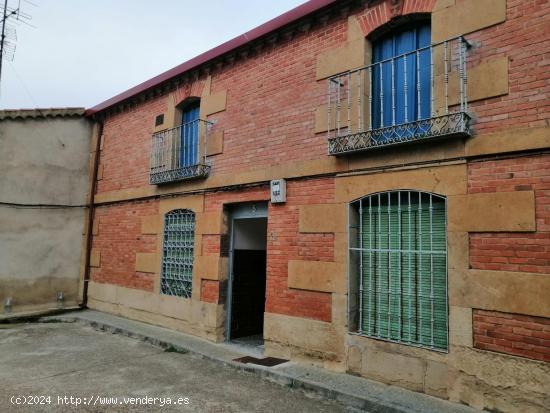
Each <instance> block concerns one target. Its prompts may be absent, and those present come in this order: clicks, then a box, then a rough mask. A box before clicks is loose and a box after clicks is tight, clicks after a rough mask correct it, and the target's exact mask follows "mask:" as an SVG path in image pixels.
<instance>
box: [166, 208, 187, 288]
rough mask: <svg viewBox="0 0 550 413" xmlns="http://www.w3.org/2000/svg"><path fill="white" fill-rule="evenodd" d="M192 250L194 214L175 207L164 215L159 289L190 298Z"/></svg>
mask: <svg viewBox="0 0 550 413" xmlns="http://www.w3.org/2000/svg"><path fill="white" fill-rule="evenodd" d="M194 249H195V213H194V212H193V211H190V210H188V209H176V210H174V211H171V212H169V213H167V214H166V215H165V217H164V244H163V256H162V274H161V277H160V291H161V293H162V294H167V295H175V296H178V297H185V298H191V292H192V288H193V256H194Z"/></svg>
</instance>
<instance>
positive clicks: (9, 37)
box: [0, 0, 36, 80]
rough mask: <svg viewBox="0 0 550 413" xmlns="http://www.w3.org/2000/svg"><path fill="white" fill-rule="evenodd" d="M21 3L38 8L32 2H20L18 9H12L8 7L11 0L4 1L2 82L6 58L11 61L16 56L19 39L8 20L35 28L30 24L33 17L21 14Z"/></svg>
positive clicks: (0, 50) (0, 58)
mask: <svg viewBox="0 0 550 413" xmlns="http://www.w3.org/2000/svg"><path fill="white" fill-rule="evenodd" d="M21 1H24V2H26V3H29V4H31V5H33V6H36V5H35V4H33V3H31V1H30V0H18V4H17V7H15V8H11V9H10V8H9V5H8V2H9V0H4V10H3V11H2V33H1V35H0V80H1V79H2V67H3V61H4V58H5V57H6V56H8V57H9V58H10V60H13V55H14V54H15V40H16V39H17V35H16V32H15V28H14V27H13V26H11V27H10V26H8V20H9V19H10V18H12V17H13V18H14V19H15V21H14V23H15V24H19V23H23V24H26V25H28V26H31V27H34V26H32V25H31V24H29V23H28V21H29V20H31V16H30V15H28V14H25V13H22V12H21Z"/></svg>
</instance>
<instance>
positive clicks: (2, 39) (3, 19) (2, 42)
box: [0, 0, 8, 83]
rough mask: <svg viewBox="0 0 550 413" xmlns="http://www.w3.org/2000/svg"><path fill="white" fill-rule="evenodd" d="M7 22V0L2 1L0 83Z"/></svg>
mask: <svg viewBox="0 0 550 413" xmlns="http://www.w3.org/2000/svg"><path fill="white" fill-rule="evenodd" d="M7 21H8V0H4V17H3V18H2V38H1V39H0V83H1V81H2V62H3V61H4V41H5V40H6V22H7Z"/></svg>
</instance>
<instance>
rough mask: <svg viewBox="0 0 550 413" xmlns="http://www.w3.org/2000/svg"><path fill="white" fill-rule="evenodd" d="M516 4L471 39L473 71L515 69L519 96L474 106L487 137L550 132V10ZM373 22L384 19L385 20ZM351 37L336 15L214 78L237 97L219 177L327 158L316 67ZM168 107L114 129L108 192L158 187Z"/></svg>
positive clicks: (109, 130)
mask: <svg viewBox="0 0 550 413" xmlns="http://www.w3.org/2000/svg"><path fill="white" fill-rule="evenodd" d="M507 4H508V11H507V18H508V20H507V21H506V22H505V23H503V24H498V25H496V26H493V27H490V28H487V29H484V30H481V31H479V32H476V33H473V34H468V35H467V38H468V39H471V40H472V42H473V43H474V44H475V47H474V48H472V49H471V50H470V52H469V53H470V57H469V59H470V62H471V63H472V64H473V63H478V62H481V61H483V60H486V59H490V58H494V57H501V56H506V57H508V58H509V60H510V66H509V67H510V93H509V94H508V95H506V96H502V97H497V98H492V99H487V100H483V101H479V102H474V103H472V104H471V108H470V109H471V111H472V112H473V114H474V117H475V118H476V125H475V129H476V131H477V133H484V132H490V131H497V130H508V129H510V128H518V127H531V126H533V127H534V126H544V125H547V124H548V122H549V119H550V110H549V108H550V104H549V103H548V102H550V99H549V98H548V95H549V92H550V70H548V57H547V53H545V50H548V47H549V42H550V28H549V25H548V22H547V20H545V17H544V16H546V15H547V14H548V13H549V12H550V2H548V1H541V0H529V1H523V0H522V1H520V0H509V1H508V2H507ZM432 5H433V1H431V0H423V1H407V2H406V3H405V4H404V6H403V12H411V11H413V10H414V11H426V10H428V9H430V8H431V7H432ZM379 9H380V10H383V9H384V7H381V6H380V7H378V6H377V8H376V10H379ZM372 10H373V9H365V10H363V11H361V12H359V13H358V14H357V15H358V16H359V17H361V21H363V22H364V24H363V29H364V30H365V31H366V32H368V31H370V30H371V29H373V28H374V27H377V25H378V24H380V23H381V22H383V21H385V19H386V17H387V16H386V17H383V16H382V14H381V13H382V12H380V11H377V12H376V13H373V12H372ZM388 13H391V10H390V12H388ZM379 14H380V16H378V15H379ZM373 16H375V17H376V16H378V17H377V19H375V20H376V21H375V20H373V19H374V17H373ZM367 23H368V24H367ZM346 36H347V18H345V17H344V16H340V15H339V14H333V16H332V17H331V19H330V20H329V21H328V23H327V25H326V26H322V25H316V26H314V28H313V29H312V30H311V31H309V32H307V33H297V34H295V35H294V36H293V37H292V38H290V39H287V40H280V41H279V42H278V43H277V44H276V45H274V46H266V47H264V48H263V49H262V50H261V51H260V52H251V53H250V54H249V55H248V57H246V58H244V59H241V58H238V59H237V60H236V61H235V63H233V64H231V65H225V66H224V67H223V68H222V69H219V70H218V69H216V70H214V71H213V74H212V76H213V78H212V92H213V93H214V92H217V91H221V90H227V91H228V96H227V110H226V111H225V112H221V113H218V114H216V115H213V116H211V117H210V119H211V120H215V121H216V122H217V123H216V127H217V128H221V129H224V131H225V138H224V139H225V140H224V152H223V154H220V155H216V156H214V157H212V161H213V170H212V175H216V174H221V173H235V172H243V171H249V170H261V169H264V168H266V167H268V166H274V165H278V164H280V163H283V162H291V161H298V160H315V159H325V158H326V156H327V155H326V152H327V142H326V135H325V134H323V133H321V134H317V135H316V134H314V113H315V109H316V107H317V106H319V105H321V104H323V103H326V102H325V95H326V81H320V82H317V81H316V79H315V70H316V62H317V57H318V55H319V54H320V53H321V52H323V51H326V50H328V49H331V48H334V47H337V46H339V45H342V43H343V42H344V41H345V40H346ZM203 82H204V79H201V80H200V81H198V82H197V84H198V85H199V86H196V85H195V86H194V87H191V89H192V90H194V91H195V92H193V93H199V90H201V88H202V84H203ZM181 89H182V90H181V93H180V94H181V95H182V96H183V95H185V94H188V93H189V90H188V89H189V87H188V86H183V87H182V88H181ZM166 101H167V99H166V95H164V96H159V97H157V98H154V99H152V100H150V101H147V102H145V103H141V104H139V105H138V106H137V107H135V108H133V109H130V110H128V111H126V112H124V113H121V114H117V115H113V116H111V117H109V118H108V119H107V120H106V122H105V129H104V132H105V136H106V141H105V146H104V150H103V151H102V154H101V162H102V164H103V165H104V177H103V180H102V181H100V182H99V184H98V192H100V193H101V192H105V191H112V190H118V189H126V188H135V187H146V186H148V185H149V183H148V179H149V154H150V133H151V130H152V127H153V125H154V119H155V116H156V115H157V114H159V113H163V112H165V110H166Z"/></svg>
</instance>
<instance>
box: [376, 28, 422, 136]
mask: <svg viewBox="0 0 550 413" xmlns="http://www.w3.org/2000/svg"><path fill="white" fill-rule="evenodd" d="M430 42H431V29H430V25H429V24H422V25H418V26H416V27H413V28H406V29H403V30H400V31H394V32H392V33H391V34H389V35H386V36H384V37H382V38H380V39H379V40H377V41H376V42H374V44H373V54H372V56H373V60H372V62H373V64H375V66H374V67H373V72H372V73H373V75H372V97H373V99H372V116H373V119H372V125H373V128H374V129H378V128H383V127H388V126H392V125H394V124H395V125H400V124H403V123H408V122H413V121H416V120H419V119H426V118H429V117H430V116H431V113H430V112H431V111H430V101H431V88H430V70H431V69H430V50H429V49H426V50H422V51H419V52H418V54H417V53H414V51H415V50H418V49H420V48H423V47H427V46H429V45H430ZM411 52H413V53H411ZM404 54H406V56H403V55H404ZM398 56H399V57H398ZM380 62H383V63H380ZM376 63H380V64H379V65H377V64H376ZM405 85H406V86H407V93H405ZM392 86H393V87H392ZM417 86H419V87H420V98H419V94H418V90H417ZM392 96H393V100H392ZM394 105H395V110H394V108H393V106H394Z"/></svg>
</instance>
